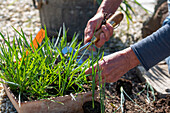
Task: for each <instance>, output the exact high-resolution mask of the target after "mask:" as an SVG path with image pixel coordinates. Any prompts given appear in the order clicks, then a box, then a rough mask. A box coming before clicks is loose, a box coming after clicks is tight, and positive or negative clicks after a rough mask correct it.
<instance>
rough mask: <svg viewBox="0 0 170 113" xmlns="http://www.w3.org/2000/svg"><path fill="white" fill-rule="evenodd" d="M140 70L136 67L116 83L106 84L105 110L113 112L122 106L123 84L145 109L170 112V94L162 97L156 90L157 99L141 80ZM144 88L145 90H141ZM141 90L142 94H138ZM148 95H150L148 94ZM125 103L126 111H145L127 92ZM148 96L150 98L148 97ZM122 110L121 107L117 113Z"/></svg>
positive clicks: (160, 112)
mask: <svg viewBox="0 0 170 113" xmlns="http://www.w3.org/2000/svg"><path fill="white" fill-rule="evenodd" d="M137 74H138V70H137V68H134V69H132V70H130V71H129V72H128V73H127V74H125V75H124V76H123V77H122V78H121V79H120V80H118V81H117V82H116V83H112V84H106V91H105V92H106V99H105V112H106V113H113V112H115V111H116V110H117V109H118V108H119V107H120V106H121V104H120V103H121V96H120V95H121V92H120V87H121V86H123V89H124V90H125V92H126V93H127V94H128V95H129V96H130V97H131V99H132V100H133V101H134V102H136V103H137V104H138V105H139V106H140V107H141V108H142V109H143V110H144V111H146V112H148V113H170V95H169V96H167V95H166V96H164V97H162V96H161V95H160V94H159V93H158V92H156V91H154V96H155V101H154V102H153V100H154V97H153V94H152V91H151V90H150V89H149V90H148V91H147V86H146V82H141V81H140V79H139V78H138V76H137ZM142 90H143V92H141V91H142ZM139 92H141V93H140V94H138V93H139ZM147 95H148V96H147ZM124 96H125V102H124V104H123V111H124V113H143V112H144V111H143V110H142V109H141V108H140V107H139V106H138V105H135V103H133V102H132V101H131V100H130V99H129V98H128V97H127V96H126V95H125V94H124ZM147 97H148V98H147ZM119 112H122V111H121V108H119V109H118V110H117V111H116V113H119Z"/></svg>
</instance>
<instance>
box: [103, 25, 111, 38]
mask: <svg viewBox="0 0 170 113" xmlns="http://www.w3.org/2000/svg"><path fill="white" fill-rule="evenodd" d="M101 29H102V31H103V32H104V35H105V41H108V40H109V38H110V32H109V30H108V29H107V27H106V26H105V25H102V27H101Z"/></svg>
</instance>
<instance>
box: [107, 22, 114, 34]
mask: <svg viewBox="0 0 170 113" xmlns="http://www.w3.org/2000/svg"><path fill="white" fill-rule="evenodd" d="M106 27H107V29H108V30H109V35H110V37H111V36H112V35H113V26H112V25H111V24H109V23H106Z"/></svg>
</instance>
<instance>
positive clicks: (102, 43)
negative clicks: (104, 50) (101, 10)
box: [95, 33, 106, 48]
mask: <svg viewBox="0 0 170 113" xmlns="http://www.w3.org/2000/svg"><path fill="white" fill-rule="evenodd" d="M105 41H106V40H105V35H104V33H101V34H100V40H99V41H98V42H96V43H95V45H96V47H97V48H100V47H102V46H103V45H104V43H105Z"/></svg>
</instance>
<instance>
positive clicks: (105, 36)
mask: <svg viewBox="0 0 170 113" xmlns="http://www.w3.org/2000/svg"><path fill="white" fill-rule="evenodd" d="M103 19H104V14H103V13H102V12H98V13H97V14H96V15H95V16H94V17H93V18H91V19H90V20H89V21H88V23H87V26H86V28H85V31H84V35H85V37H84V43H87V42H89V41H91V39H92V37H93V35H94V32H95V30H96V29H99V28H100V26H101V24H102V21H103ZM101 29H102V31H103V32H102V33H101V34H100V40H99V41H98V42H97V43H95V45H96V47H98V48H100V47H102V45H103V44H104V43H105V42H106V41H108V40H109V38H110V37H111V36H112V34H113V27H112V25H111V24H109V23H106V25H102V26H101Z"/></svg>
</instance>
